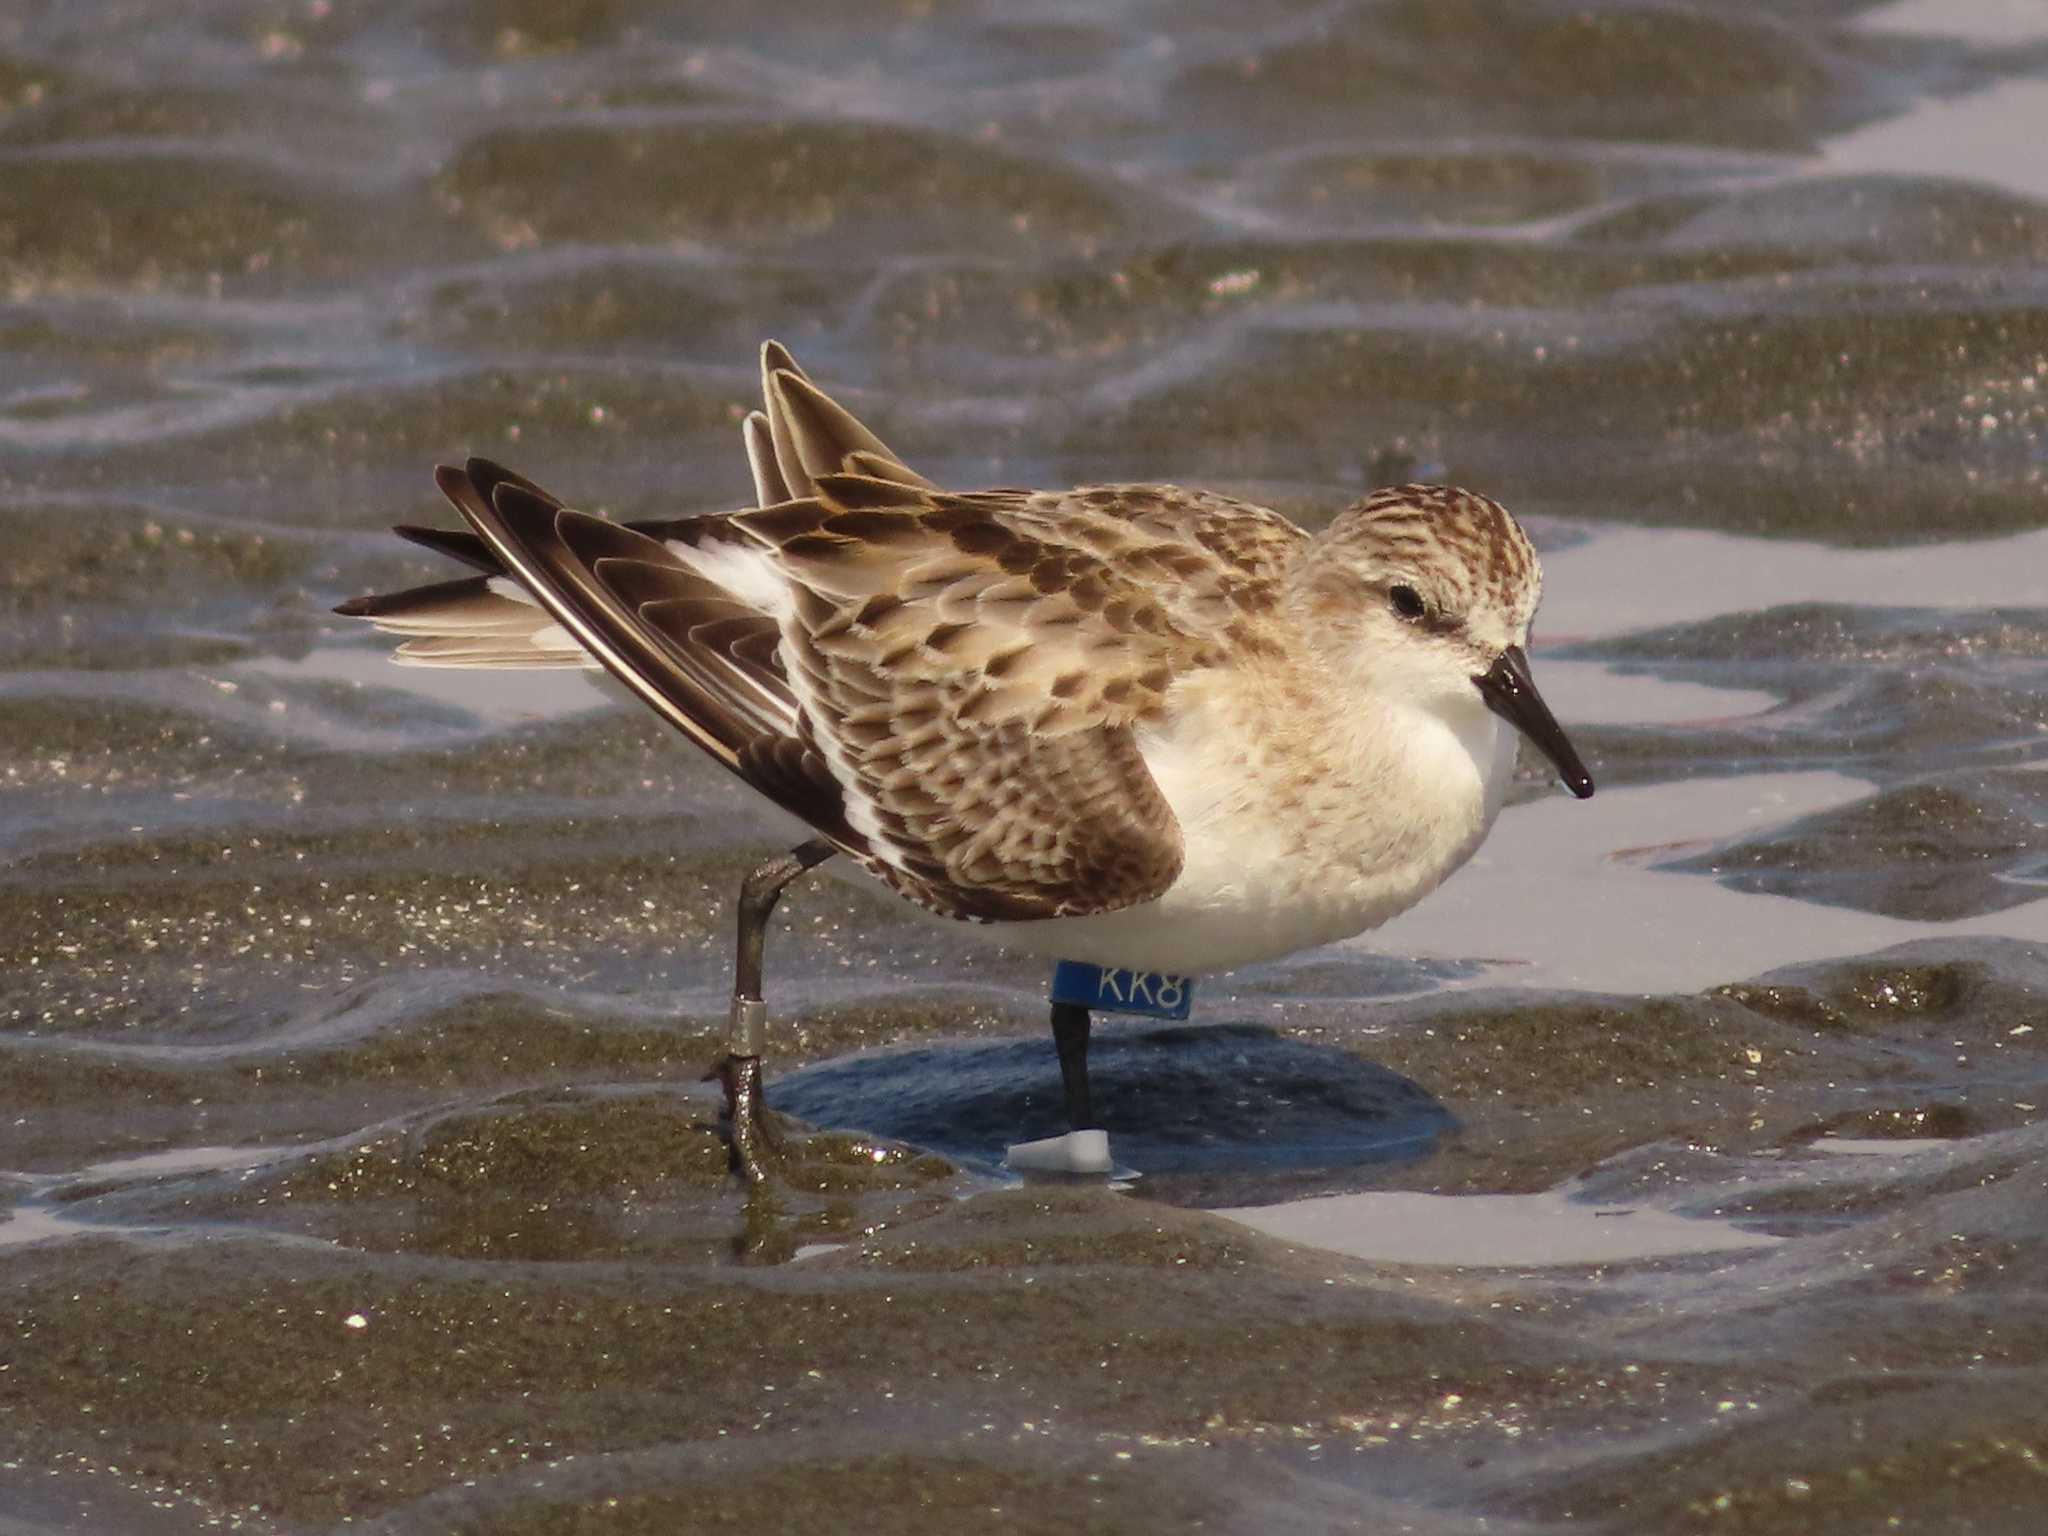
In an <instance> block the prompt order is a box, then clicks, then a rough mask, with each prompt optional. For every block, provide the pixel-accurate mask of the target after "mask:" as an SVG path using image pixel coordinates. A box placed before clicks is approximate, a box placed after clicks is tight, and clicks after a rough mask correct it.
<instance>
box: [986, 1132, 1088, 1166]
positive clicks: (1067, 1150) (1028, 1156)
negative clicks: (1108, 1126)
mask: <svg viewBox="0 0 2048 1536" xmlns="http://www.w3.org/2000/svg"><path fill="white" fill-rule="evenodd" d="M1003 1160H1004V1161H1005V1162H1006V1163H1008V1164H1009V1166H1010V1167H1012V1168H1015V1169H1016V1170H1018V1171H1019V1172H1020V1173H1108V1172H1109V1171H1110V1170H1111V1169H1112V1168H1113V1167H1115V1164H1114V1163H1112V1162H1111V1161H1110V1159H1109V1132H1107V1131H1069V1132H1067V1134H1066V1135H1064V1136H1048V1137H1046V1138H1045V1139H1044V1140H1043V1141H1020V1142H1018V1143H1017V1144H1016V1145H1015V1146H1013V1147H1011V1148H1010V1149H1009V1150H1008V1151H1007V1152H1006V1153H1004V1155H1003Z"/></svg>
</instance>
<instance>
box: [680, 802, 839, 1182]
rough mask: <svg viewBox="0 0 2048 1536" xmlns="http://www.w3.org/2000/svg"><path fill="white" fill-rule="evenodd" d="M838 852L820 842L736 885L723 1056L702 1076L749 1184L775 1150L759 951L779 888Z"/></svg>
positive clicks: (758, 1176) (798, 849)
mask: <svg viewBox="0 0 2048 1536" xmlns="http://www.w3.org/2000/svg"><path fill="white" fill-rule="evenodd" d="M838 851H839V850H838V849H837V848H835V847H834V846H833V845H832V844H831V843H828V842H826V841H825V839H823V838H822V837H816V838H812V839H811V840H810V841H809V842H807V843H803V844H800V845H798V846H797V847H795V848H792V849H791V850H790V851H789V852H788V853H786V854H784V855H783V856H782V857H781V858H779V859H771V860H769V861H768V862H767V863H766V864H763V865H762V866H761V867H760V868H759V869H757V870H755V871H754V872H753V873H752V874H750V875H748V876H747V878H746V879H745V880H744V881H742V882H741V884H740V899H739V948H738V951H737V953H736V954H735V956H734V959H733V975H732V1019H731V1023H730V1024H729V1025H728V1026H727V1031H726V1042H725V1055H724V1056H723V1057H722V1058H721V1059H720V1060H719V1062H718V1063H717V1065H715V1066H714V1067H712V1069H711V1070H710V1071H709V1072H707V1073H705V1074H704V1075H705V1076H706V1077H707V1078H708V1077H715V1078H717V1079H718V1080H719V1081H720V1082H721V1083H723V1084H724V1085H725V1115H726V1119H727V1120H728V1121H729V1122H730V1124H731V1136H732V1160H733V1164H734V1166H735V1167H737V1168H738V1169H739V1171H740V1172H741V1173H742V1174H744V1175H745V1176H746V1180H747V1182H748V1183H749V1184H759V1183H760V1182H761V1181H762V1180H763V1179H765V1178H766V1177H768V1173H769V1165H770V1163H771V1161H772V1160H773V1159H774V1156H775V1154H776V1148H775V1145H774V1142H773V1139H772V1134H771V1133H770V1131H769V1129H768V1120H767V1107H768V1106H767V1102H766V1100H765V1099H764V1098H763V1097H762V1092H761V1053H762V1049H763V1047H764V1046H765V1044H766V1041H767V1033H768V1005H767V1004H766V1003H765V1002H763V1001H762V998H761V951H762V949H763V947H764V946H765V945H766V943H767V939H768V918H769V916H770V915H771V914H772V913H773V912H774V911H775V904H776V902H777V901H779V900H781V898H782V888H783V887H784V886H786V885H788V884H789V882H790V881H792V880H794V879H795V878H796V877H797V876H798V875H800V874H802V873H803V872H804V871H805V870H807V869H811V868H814V867H815V866H817V865H819V864H822V863H824V862H825V860H827V859H829V858H831V857H832V855H833V854H835V853H837V852H838Z"/></svg>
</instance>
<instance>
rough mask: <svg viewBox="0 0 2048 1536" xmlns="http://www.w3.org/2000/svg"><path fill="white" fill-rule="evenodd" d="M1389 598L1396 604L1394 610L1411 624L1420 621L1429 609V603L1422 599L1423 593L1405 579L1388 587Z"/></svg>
mask: <svg viewBox="0 0 2048 1536" xmlns="http://www.w3.org/2000/svg"><path fill="white" fill-rule="evenodd" d="M1387 600H1388V601H1389V602H1390V603H1392V604H1393V605H1394V612H1395V613H1397V614H1399V615H1400V616H1401V617H1402V618H1404V619H1406V620H1407V621H1408V622H1409V623H1410V624H1414V623H1416V622H1418V621H1419V620H1420V619H1421V618H1422V616H1423V615H1424V614H1426V613H1427V612H1428V611H1429V608H1428V605H1427V604H1425V603H1424V602H1423V601H1422V594H1421V593H1420V592H1418V591H1416V590H1415V589H1414V588H1413V587H1411V586H1409V585H1408V583H1406V582H1405V581H1404V582H1401V583H1399V584H1398V585H1396V586H1394V587H1391V588H1389V589H1388V591H1387Z"/></svg>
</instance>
